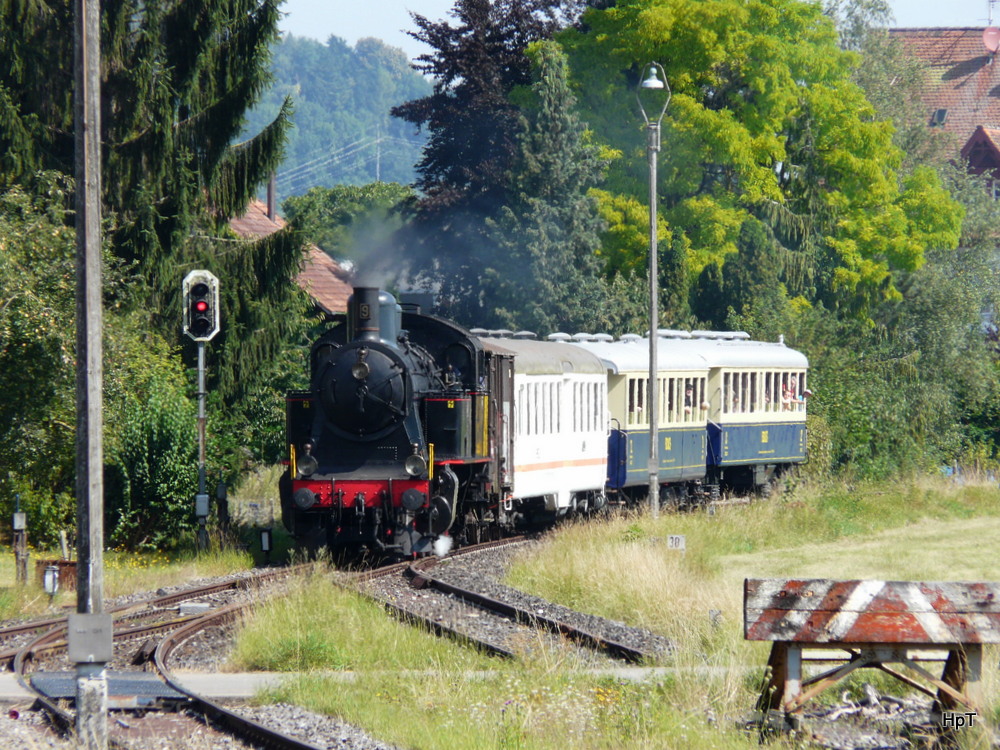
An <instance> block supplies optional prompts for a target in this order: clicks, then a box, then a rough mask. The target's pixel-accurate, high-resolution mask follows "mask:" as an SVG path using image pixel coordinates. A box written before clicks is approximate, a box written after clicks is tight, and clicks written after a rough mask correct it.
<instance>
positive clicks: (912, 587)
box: [898, 581, 955, 643]
mask: <svg viewBox="0 0 1000 750" xmlns="http://www.w3.org/2000/svg"><path fill="white" fill-rule="evenodd" d="M901 583H902V585H900V586H899V588H898V590H899V592H900V594H901V595H902V599H903V601H904V602H905V603H906V606H907V607H909V609H910V613H911V614H912V615H913V616H914V617H916V618H917V622H919V623H920V626H921V627H922V628H923V629H924V632H925V633H927V636H928V638H929V639H930V642H931V643H951V642H953V641H954V640H955V635H954V634H953V633H952V632H951V629H950V628H949V627H948V626H947V625H945V624H944V621H943V620H942V619H941V615H939V614H938V613H937V612H935V611H934V607H933V606H931V602H930V600H929V599H928V598H927V597H926V596H925V595H924V592H923V591H921V590H920V587H919V586H918V585H917V584H916V583H914V582H913V581H903V582H901Z"/></svg>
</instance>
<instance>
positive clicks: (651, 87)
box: [635, 62, 670, 127]
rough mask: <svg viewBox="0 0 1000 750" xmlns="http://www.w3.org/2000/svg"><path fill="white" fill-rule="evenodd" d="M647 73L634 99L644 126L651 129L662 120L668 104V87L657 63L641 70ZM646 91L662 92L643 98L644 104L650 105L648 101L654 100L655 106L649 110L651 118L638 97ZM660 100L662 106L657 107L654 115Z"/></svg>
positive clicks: (641, 98) (652, 63)
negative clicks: (657, 110) (644, 99)
mask: <svg viewBox="0 0 1000 750" xmlns="http://www.w3.org/2000/svg"><path fill="white" fill-rule="evenodd" d="M647 71H648V74H647V75H646V77H645V78H644V79H643V81H642V82H641V83H640V84H639V87H638V88H637V89H636V92H635V98H636V101H638V102H639V111H640V112H642V119H643V120H645V121H646V125H648V126H650V127H652V126H653V125H656V126H658V125H659V124H660V120H662V119H663V115H664V113H665V112H666V111H667V105H668V104H669V103H670V86H669V85H668V84H667V76H666V74H665V73H664V72H663V66H662V65H660V64H659V63H655V62H651V63H649V64H648V65H646V67H645V68H643V73H644V74H646V73H647ZM646 91H650V92H663V93H662V94H653V95H647V96H646V97H645V98H646V104H652V102H651V101H650V100H655V104H653V105H652V106H653V107H654V109H652V110H651V114H654V115H655V116H653V117H650V115H647V114H646V106H645V105H644V104H643V101H642V100H643V98H644V97H643V96H640V94H643V93H644V92H646ZM661 98H662V100H663V106H662V107H659V109H660V111H659V113H656V110H655V107H658V106H659V105H660V99H661Z"/></svg>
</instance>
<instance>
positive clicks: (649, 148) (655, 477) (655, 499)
mask: <svg viewBox="0 0 1000 750" xmlns="http://www.w3.org/2000/svg"><path fill="white" fill-rule="evenodd" d="M647 71H648V72H649V76H648V77H647V78H646V79H645V80H644V81H642V82H641V83H640V84H639V88H638V89H637V90H636V94H635V98H636V101H637V102H638V103H639V111H640V112H642V119H643V120H644V121H645V122H646V132H647V134H648V141H647V143H646V156H647V157H648V159H649V383H648V386H649V387H648V388H647V398H646V404H647V407H648V409H649V511H650V513H651V514H652V516H653V518H658V517H659V515H660V431H659V424H658V422H659V417H660V403H659V401H660V399H659V395H660V389H659V387H658V386H659V383H657V380H656V377H657V375H658V371H659V366H658V363H657V361H656V359H657V357H656V355H657V350H658V346H659V330H660V314H659V311H660V304H659V299H658V296H659V295H658V292H659V286H660V281H659V272H658V270H657V262H656V261H657V258H656V256H657V249H656V213H657V211H656V159H657V155H658V154H659V151H660V122H661V121H662V120H663V115H664V114H665V113H666V111H667V105H668V104H669V103H670V86H668V85H667V81H666V75H665V74H664V71H663V66H662V65H660V64H659V63H655V62H654V63H650V64H648V65H647V66H646V67H645V68H644V69H643V74H645V73H646V72H647ZM658 74H659V75H658ZM659 76H663V80H662V81H661V80H660V78H659ZM643 90H647V91H653V92H655V91H658V90H659V91H662V92H663V93H664V94H665V95H666V96H665V97H664V98H663V106H662V107H661V108H660V112H659V114H655V111H654V112H653V113H654V114H655V116H654V117H650V116H649V115H648V114H646V107H645V106H644V105H643V103H642V97H641V96H640V93H641V92H642V91H643Z"/></svg>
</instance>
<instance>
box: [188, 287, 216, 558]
mask: <svg viewBox="0 0 1000 750" xmlns="http://www.w3.org/2000/svg"><path fill="white" fill-rule="evenodd" d="M183 292H184V333H186V334H187V335H188V336H190V337H191V339H192V340H193V341H195V342H197V344H198V494H196V495H195V496H194V514H195V516H196V517H197V518H198V549H200V550H206V549H208V528H207V525H206V524H207V523H208V492H207V491H206V489H205V342H206V341H211V340H212V339H213V338H214V337H215V334H217V333H218V332H219V280H218V279H217V278H216V277H215V275H214V274H212V273H211V272H209V271H203V270H198V271H191V273H189V274H188V275H187V276H185V277H184V282H183Z"/></svg>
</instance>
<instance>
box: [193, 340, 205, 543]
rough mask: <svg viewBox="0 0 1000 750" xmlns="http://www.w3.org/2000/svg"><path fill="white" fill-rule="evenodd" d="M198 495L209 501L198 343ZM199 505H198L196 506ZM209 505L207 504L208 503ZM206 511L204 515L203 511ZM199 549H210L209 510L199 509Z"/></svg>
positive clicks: (202, 354)
mask: <svg viewBox="0 0 1000 750" xmlns="http://www.w3.org/2000/svg"><path fill="white" fill-rule="evenodd" d="M198 495H199V497H204V498H205V499H206V500H207V497H208V496H207V493H206V492H205V342H204V341H199V342H198ZM196 505H197V504H196ZM206 505H207V502H206ZM202 510H204V513H202V512H201V511H202ZM197 511H198V513H197V515H198V549H200V550H202V551H204V550H207V549H208V528H207V526H206V524H207V522H208V508H207V507H205V508H204V509H197Z"/></svg>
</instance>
